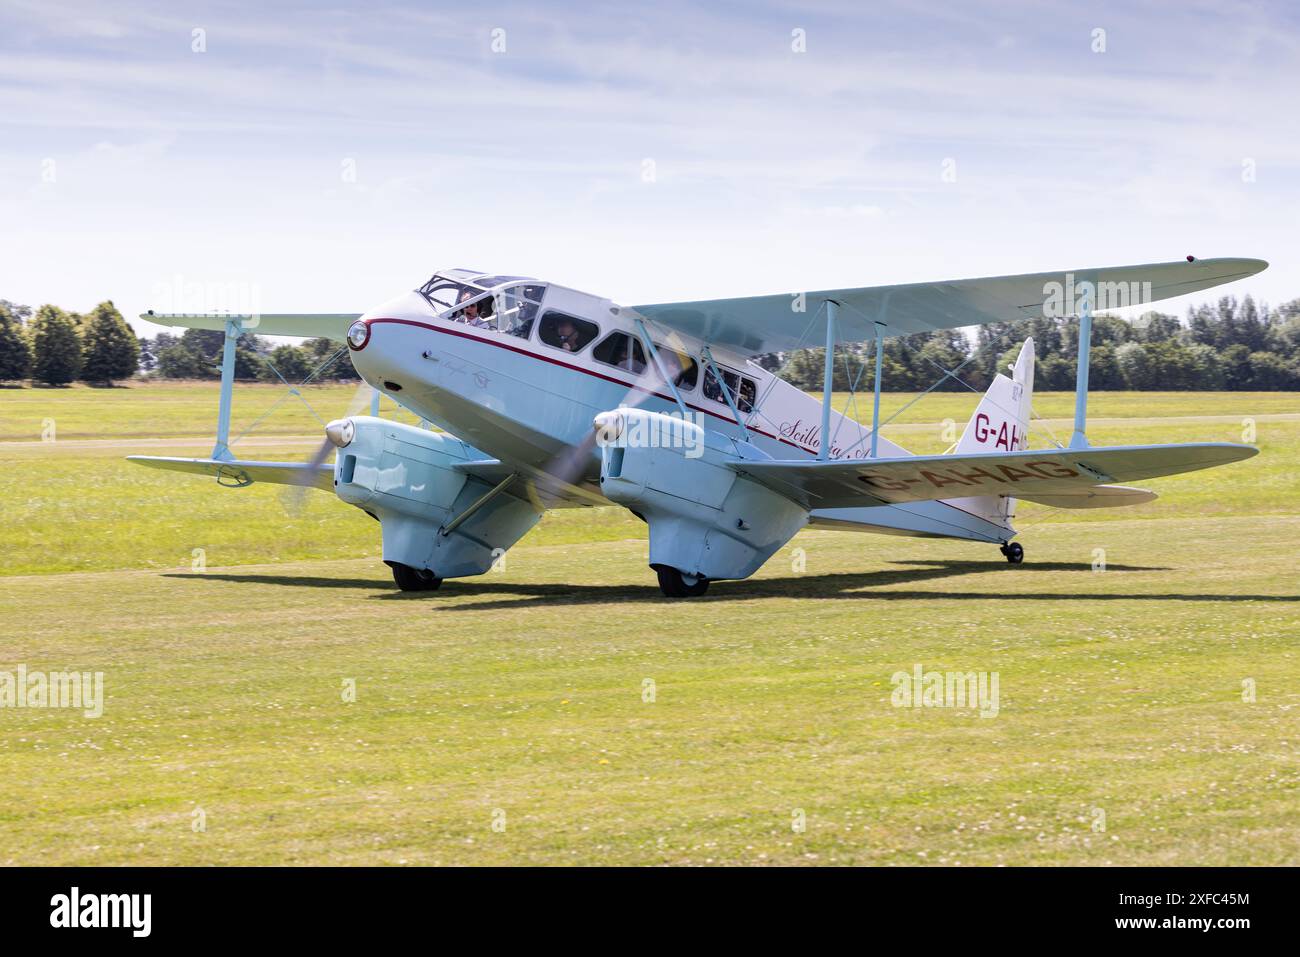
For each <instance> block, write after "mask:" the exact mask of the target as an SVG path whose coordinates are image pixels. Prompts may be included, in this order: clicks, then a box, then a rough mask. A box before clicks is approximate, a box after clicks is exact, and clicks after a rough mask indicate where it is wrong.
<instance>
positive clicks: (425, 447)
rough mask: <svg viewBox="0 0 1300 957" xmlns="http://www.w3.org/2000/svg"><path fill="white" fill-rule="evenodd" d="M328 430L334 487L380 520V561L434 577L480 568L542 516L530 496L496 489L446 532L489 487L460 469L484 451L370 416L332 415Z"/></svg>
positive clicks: (474, 572) (456, 575) (470, 572)
mask: <svg viewBox="0 0 1300 957" xmlns="http://www.w3.org/2000/svg"><path fill="white" fill-rule="evenodd" d="M326 431H327V434H329V436H330V441H332V442H333V443H334V444H335V445H336V446H339V449H338V454H337V456H336V458H335V462H334V492H335V494H336V495H338V497H339V498H341V499H342V500H343V501H345V502H347V503H348V504H350V505H355V506H357V508H360V509H362V510H364V511H365V512H366V513H368V514H369V515H371V516H372V517H374V518H376V519H378V520H379V523H380V527H381V528H382V537H383V556H384V561H385V562H388V563H390V564H391V563H398V564H402V565H409V566H410V567H412V568H417V569H427V570H429V571H431V572H432V573H433V574H434V575H435V576H437V577H438V578H460V577H464V576H467V575H481V574H483V573H484V572H486V571H487V570H488V569H489V568H491V567H492V563H493V562H494V561H495V560H496V559H497V558H498V557H499V556H500V555H501V554H502V553H504V551H505V550H506V549H508V548H510V546H512V545H513V544H514V543H515V542H517V541H518V540H519V539H520V538H522V537H523V536H524V534H525V533H526V532H527V531H528V530H529V529H530V528H532V527H533V526H534V525H535V524H537V521H538V519H540V518H541V513H540V512H538V511H537V510H536V509H535V508H533V506H532V505H531V504H529V503H528V502H525V501H522V500H521V499H518V498H515V497H514V496H511V495H508V494H507V495H498V496H496V497H495V498H493V499H492V500H491V501H489V502H488V503H487V504H485V505H483V506H482V507H481V508H480V509H478V510H477V511H475V512H474V514H473V515H472V516H471V517H470V518H468V519H467V520H465V521H464V522H463V523H462V524H460V525H459V526H458V527H457V528H456V529H455V530H454V531H452V532H451V533H450V534H444V529H445V528H446V527H447V526H448V525H449V524H450V523H451V522H452V520H453V519H454V518H455V517H456V516H458V515H460V514H461V513H462V512H464V511H465V510H466V509H468V508H469V507H470V506H471V505H472V504H474V503H475V502H477V501H478V500H479V499H480V498H481V497H482V496H483V495H485V494H486V493H487V492H488V491H490V490H491V488H492V486H491V485H490V484H488V483H487V482H485V481H483V480H481V479H479V478H476V477H474V476H472V475H471V474H469V473H468V472H467V471H464V470H463V469H460V468H458V466H461V465H464V463H466V462H471V461H474V460H481V459H484V458H486V456H484V455H483V454H482V453H480V452H479V451H478V450H477V449H474V448H472V447H471V446H468V445H466V444H465V443H464V442H462V441H460V440H459V439H456V438H454V437H452V436H450V435H445V434H442V433H438V432H430V431H428V430H427V429H421V428H417V427H415V426H412V425H405V424H403V423H401V422H393V421H391V420H388V419H378V418H371V417H370V416H351V417H350V418H348V419H341V420H338V421H336V422H331V423H330V424H329V426H327V429H326Z"/></svg>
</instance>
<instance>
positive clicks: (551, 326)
mask: <svg viewBox="0 0 1300 957" xmlns="http://www.w3.org/2000/svg"><path fill="white" fill-rule="evenodd" d="M598 335H600V326H598V325H596V324H595V323H594V322H589V321H587V320H586V319H579V318H578V317H577V316H570V315H566V314H565V313H562V312H547V313H544V314H543V315H542V321H541V326H540V327H539V329H538V333H537V336H538V338H539V339H541V340H542V342H544V343H546V344H547V345H548V346H550V347H551V348H553V349H563V350H564V351H565V352H581V351H582V350H583V349H585V348H586V347H587V346H588V345H589V344H590V343H591V340H593V339H595V338H596V336H598Z"/></svg>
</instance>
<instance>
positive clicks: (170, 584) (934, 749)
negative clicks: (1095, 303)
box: [0, 386, 1300, 866]
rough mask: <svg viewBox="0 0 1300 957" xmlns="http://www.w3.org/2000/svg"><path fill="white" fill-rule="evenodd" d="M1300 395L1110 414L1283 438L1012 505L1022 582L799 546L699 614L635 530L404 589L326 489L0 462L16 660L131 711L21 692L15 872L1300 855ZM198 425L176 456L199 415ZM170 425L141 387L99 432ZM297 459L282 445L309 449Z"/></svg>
mask: <svg viewBox="0 0 1300 957" xmlns="http://www.w3.org/2000/svg"><path fill="white" fill-rule="evenodd" d="M152 388H153V387H148V388H145V389H140V390H115V393H117V392H120V393H121V394H122V395H126V396H128V397H129V396H135V397H136V398H137V399H139V398H143V399H146V400H148V401H153V399H154V394H153V393H151V392H150V389H152ZM158 388H160V389H161V388H164V387H161V386H160V387H158ZM178 388H179V387H178ZM189 388H190V389H192V390H195V391H201V389H195V387H193V386H191V387H189ZM204 388H205V387H204ZM29 391H31V392H33V393H34V392H35V391H37V390H29ZM40 391H44V392H47V393H50V394H53V392H54V390H40ZM14 394H15V392H14V391H5V392H3V393H0V405H3V408H4V411H5V413H6V414H5V416H4V418H5V420H6V421H8V413H9V409H10V406H9V405H8V401H9V399H10V398H11V397H12V396H13V395H14ZM104 394H105V393H102V392H100V391H98V390H84V389H75V390H67V391H65V392H61V393H59V395H58V399H57V401H59V402H65V403H66V405H64V406H63V407H61V411H60V412H59V413H58V414H59V415H60V417H61V418H60V421H61V422H64V421H70V422H81V423H83V425H82V426H79V427H81V428H84V429H86V430H87V431H86V432H85V434H86V435H101V436H104V435H107V436H112V435H124V436H129V435H131V434H133V433H132V432H130V431H123V432H113V431H107V430H106V431H103V432H99V433H96V432H95V431H94V428H93V427H94V425H95V423H96V421H97V419H96V411H95V409H94V408H93V407H92V408H85V407H84V406H85V405H86V404H87V403H89V404H90V405H91V406H94V404H95V403H96V402H98V401H100V399H101V396H103V395H104ZM65 397H70V398H65ZM114 397H115V400H116V394H115V396H114ZM338 398H339V402H340V403H341V404H342V405H344V406H346V403H347V401H348V397H347V396H346V395H340V396H339V397H338ZM1111 398H1114V399H1115V404H1114V405H1113V406H1112V407H1111V408H1109V409H1108V408H1107V407H1106V404H1107V402H1108V401H1109V400H1110V399H1111ZM1296 398H1297V397H1296V396H1294V395H1289V396H1286V395H1283V396H1242V395H1239V394H1238V395H1226V396H1225V395H1216V396H1205V395H1185V396H1174V397H1167V396H1145V395H1144V396H1140V397H1134V396H1129V397H1127V400H1126V403H1127V404H1125V402H1121V401H1119V397H1105V400H1103V399H1102V398H1100V397H1094V402H1093V409H1094V411H1095V412H1096V415H1097V419H1096V423H1095V425H1096V427H1095V429H1094V431H1093V440H1094V441H1095V442H1103V441H1104V442H1120V441H1125V442H1127V441H1141V442H1145V441H1186V440H1201V439H1229V440H1239V439H1240V437H1241V436H1240V429H1241V423H1240V419H1241V418H1242V417H1245V416H1248V415H1249V416H1254V417H1256V420H1257V428H1258V432H1259V435H1258V442H1259V444H1260V445H1261V448H1262V449H1263V454H1261V455H1260V456H1257V457H1256V458H1254V459H1251V460H1250V461H1248V462H1245V463H1240V464H1237V465H1234V466H1229V467H1226V468H1223V469H1218V470H1211V471H1207V472H1202V473H1196V474H1193V475H1190V476H1176V477H1172V478H1169V479H1163V480H1159V481H1158V482H1152V483H1149V484H1150V485H1151V487H1153V488H1156V489H1158V490H1159V491H1160V492H1161V494H1162V496H1163V498H1162V500H1161V501H1158V502H1156V503H1153V504H1151V505H1148V506H1141V507H1139V508H1136V509H1127V510H1115V511H1111V512H1096V511H1093V512H1079V513H1072V514H1071V513H1060V512H1049V511H1048V510H1045V509H1037V510H1032V509H1029V508H1027V507H1026V508H1025V510H1024V512H1023V515H1022V522H1021V523H1020V524H1021V525H1022V526H1023V527H1024V528H1025V531H1024V533H1023V536H1022V538H1021V540H1022V541H1023V542H1024V544H1025V547H1026V551H1027V558H1026V563H1025V564H1024V565H1022V566H1019V567H1012V566H1008V565H1007V564H1006V563H1005V562H1003V561H1002V560H1001V558H1000V556H998V555H997V553H996V549H993V548H992V547H990V546H981V545H975V544H966V543H957V542H943V541H926V540H919V539H902V538H893V537H883V536H869V535H855V534H853V533H844V532H804V533H802V534H800V535H799V536H798V537H797V538H796V539H795V540H794V541H793V542H791V543H790V545H789V546H787V547H786V548H785V549H783V550H782V551H781V552H780V553H779V554H778V555H777V556H776V557H775V558H774V559H773V560H772V561H771V562H769V563H768V565H767V566H766V567H765V568H764V569H763V570H762V572H761V573H760V574H759V575H758V576H756V577H755V578H754V579H752V580H750V581H748V582H724V583H715V584H714V586H713V587H712V588H711V589H710V592H709V594H708V595H707V596H706V597H705V598H703V599H700V600H697V601H693V602H690V603H678V604H665V603H664V602H663V601H662V600H661V599H660V598H659V597H658V591H657V589H656V588H654V587H653V584H652V582H651V579H650V575H649V572H648V570H647V569H646V568H645V564H644V563H645V544H644V526H643V525H641V523H640V522H638V521H636V520H635V519H630V518H627V517H626V516H625V515H624V514H623V513H621V512H619V511H616V510H611V509H601V510H567V511H562V512H556V513H552V514H551V515H549V516H548V517H547V518H546V520H545V521H544V522H543V523H542V525H541V526H540V527H539V528H538V529H537V530H535V531H534V532H533V533H531V534H530V535H529V537H528V538H526V539H525V540H524V542H523V543H521V544H520V545H519V546H517V547H516V548H515V549H514V550H512V551H511V552H510V553H509V555H508V557H507V562H506V568H505V570H504V571H502V572H494V573H491V574H489V575H487V576H484V577H482V578H480V579H474V580H467V581H461V582H449V583H447V584H446V585H444V587H443V588H442V590H440V591H438V592H433V593H428V594H422V595H402V594H400V593H398V592H396V591H394V589H393V588H392V585H391V581H390V579H389V578H388V574H387V570H386V569H384V568H383V567H382V566H381V565H379V563H378V561H377V555H378V541H377V528H376V526H375V524H374V523H373V522H372V521H370V520H369V519H368V518H366V517H364V516H363V515H361V514H360V513H359V512H357V511H356V510H354V509H348V508H346V507H344V506H342V505H341V504H340V503H337V502H335V501H333V500H332V499H330V498H329V497H328V496H326V495H323V494H318V493H311V494H309V495H307V496H305V497H304V505H303V507H302V508H301V509H299V508H298V507H297V506H296V505H295V504H294V503H293V502H292V501H290V502H288V503H286V502H285V501H283V500H282V498H281V497H280V495H279V494H278V491H279V490H276V489H267V488H261V487H254V488H251V489H245V490H240V491H229V490H224V489H219V488H215V487H213V485H212V484H211V483H210V482H205V481H203V480H200V479H195V478H190V477H186V476H178V475H168V474H166V473H161V472H153V471H151V470H146V469H141V468H138V467H132V466H129V465H127V464H126V463H124V462H122V461H121V458H120V457H121V456H122V455H124V454H127V452H129V451H131V449H129V448H122V447H118V446H116V445H114V446H109V447H104V446H103V445H94V446H86V445H78V444H77V443H75V442H65V439H66V437H67V436H66V433H65V430H64V427H63V426H62V425H61V426H60V431H59V435H60V441H59V442H56V443H54V444H52V445H25V446H10V447H7V448H6V447H3V446H0V464H3V466H4V469H5V474H6V479H7V480H6V481H5V482H4V483H3V484H0V503H2V504H3V508H4V514H5V518H6V521H5V524H4V531H3V533H0V535H2V536H3V537H2V538H0V544H2V545H3V548H0V574H3V576H4V577H0V620H2V621H4V622H5V624H4V625H3V626H0V670H12V669H14V668H16V667H17V665H18V664H26V665H27V667H28V668H29V669H31V670H64V669H73V668H75V669H83V670H91V671H103V672H104V675H105V686H106V695H107V704H106V707H105V713H104V716H103V717H101V718H99V719H87V718H85V717H83V716H81V714H80V713H77V712H70V711H67V710H54V709H51V710H44V709H8V708H6V709H0V769H3V771H4V773H3V774H0V863H10V864H17V863H48V864H124V863H136V864H170V863H189V864H200V863H221V864H234V863H257V864H271V863H296V864H331V863H333V864H354V863H355V864H369V863H378V864H397V863H401V862H407V863H412V864H425V863H443V864H492V863H545V864H553V863H631V864H658V863H710V862H712V863H796V864H808V863H821V864H825V863H858V864H940V863H958V862H960V863H962V864H1002V863H1006V864H1070V863H1074V864H1088V865H1099V866H1100V865H1130V864H1296V863H1300V831H1297V829H1296V828H1295V814H1296V808H1297V802H1298V800H1300V762H1297V756H1296V734H1295V732H1296V727H1297V725H1296V720H1295V715H1296V713H1297V709H1298V708H1300V690H1298V687H1300V686H1298V684H1297V678H1298V677H1300V648H1298V647H1297V642H1298V639H1300V590H1298V589H1297V587H1296V575H1295V567H1294V566H1295V556H1296V554H1297V552H1298V551H1300V518H1297V517H1296V515H1297V504H1298V503H1300V493H1298V491H1297V488H1296V484H1295V481H1294V475H1295V474H1296V465H1297V462H1296V459H1297V456H1298V455H1300V417H1297V416H1296V415H1294V414H1293V413H1292V411H1291V410H1293V409H1296V408H1297V407H1300V403H1297V401H1296ZM889 399H890V402H891V403H894V405H893V407H895V408H896V407H897V405H898V404H900V400H899V399H898V397H889ZM188 401H189V399H188V398H187V397H184V396H182V397H180V398H178V400H177V404H178V406H180V405H185V404H186V403H188ZM973 402H974V399H973V397H971V396H962V397H959V396H951V397H950V396H939V397H937V398H935V397H930V398H927V399H925V400H923V401H922V402H921V403H920V404H918V406H917V407H916V409H918V410H919V409H925V408H927V403H930V405H929V407H928V412H927V415H928V418H925V419H915V420H913V421H912V422H910V423H903V424H902V426H901V427H900V432H899V433H898V435H899V441H902V442H903V443H904V444H906V445H908V446H909V447H912V448H916V449H917V450H918V451H927V450H934V449H933V446H934V445H935V444H938V447H939V448H942V447H943V446H944V445H945V444H946V443H944V442H943V441H942V436H941V435H940V434H938V433H939V432H940V429H939V428H938V427H937V426H934V425H933V423H937V422H941V420H942V419H943V418H944V417H951V418H953V419H955V420H956V421H958V422H959V423H960V422H964V421H965V419H966V417H967V416H968V415H969V413H970V411H971V408H972V407H973ZM1053 403H1059V407H1058V406H1057V405H1054V404H1053ZM1037 404H1038V405H1039V407H1040V411H1043V410H1044V409H1046V411H1043V414H1050V415H1058V414H1064V415H1067V416H1068V413H1069V409H1070V404H1069V397H1056V396H1043V397H1040V398H1039V401H1038V403H1037ZM194 408H195V410H196V411H195V413H194V415H193V416H189V414H188V413H184V414H183V413H181V412H180V411H179V410H178V411H177V412H176V415H175V417H174V419H173V420H172V421H171V422H170V424H169V425H168V428H170V429H172V430H173V431H171V432H170V433H168V434H171V435H174V436H183V435H199V434H202V433H203V432H205V431H206V426H205V422H206V418H202V417H200V415H199V413H198V411H197V410H198V408H199V407H198V405H197V404H196V405H195V407H194ZM1125 411H1127V413H1128V414H1127V415H1125V414H1124V412H1125ZM210 412H211V409H210V407H205V408H204V410H203V416H207V415H209V414H210ZM1188 417H1192V418H1188ZM1108 418H1110V419H1116V420H1123V421H1115V422H1108V421H1106V419H1108ZM1175 418H1182V421H1159V422H1157V421H1152V420H1154V419H1170V420H1172V419H1175ZM191 420H192V421H191ZM148 421H150V418H149V415H148V414H142V413H140V412H139V410H138V409H136V407H135V405H133V404H132V403H131V402H130V401H125V402H123V404H121V406H120V407H118V408H117V409H115V415H114V422H113V424H112V425H111V427H110V428H111V429H127V430H129V429H136V428H138V427H139V425H140V423H142V422H143V423H147V422H148ZM909 429H910V430H911V431H910V432H909V431H908V430H909ZM186 430H191V431H186ZM308 431H309V430H307V429H306V428H303V429H301V430H300V432H301V433H303V434H305V433H307V432H308ZM928 432H933V433H934V434H933V435H928V434H927V433H928ZM140 434H143V433H140ZM293 434H295V433H293V432H288V433H281V436H282V438H283V437H284V436H288V435H293ZM276 441H279V440H277V439H274V438H273V439H272V440H271V442H272V444H270V445H267V446H265V447H262V448H258V449H257V450H256V451H257V454H259V455H264V456H265V457H268V458H271V457H276V456H280V455H294V456H297V457H304V458H305V457H306V455H308V454H309V453H310V448H309V447H308V446H306V445H302V444H290V443H289V440H288V439H287V438H283V442H284V443H285V444H282V445H281V446H276V445H275V444H274V443H275V442H276ZM926 443H930V445H928V446H927V445H926ZM128 444H129V443H128ZM204 450H205V448H204V443H203V442H199V443H197V444H196V445H195V446H194V447H193V449H188V450H187V449H184V448H180V447H178V449H177V450H171V449H169V450H168V451H167V452H165V453H162V454H190V453H191V452H194V453H198V452H202V451H204ZM194 548H203V549H204V550H205V555H206V562H207V568H206V570H198V571H195V570H192V569H191V562H192V550H193V549H194ZM796 548H798V549H803V550H804V553H805V555H806V562H807V566H806V570H804V571H803V572H802V573H795V572H794V571H793V568H794V565H793V558H794V556H795V551H794V549H796ZM1097 549H1102V550H1104V558H1105V561H1106V566H1105V569H1104V571H1094V570H1093V563H1094V561H1095V559H1096V558H1097V557H1098V553H1097V551H1096V550H1097ZM272 563H275V564H272ZM38 571H39V572H54V571H58V572H63V573H60V574H31V573H32V572H38ZM917 663H920V664H922V665H923V666H924V667H925V668H926V669H927V670H929V669H934V670H942V671H948V670H961V671H965V670H975V671H997V672H998V673H999V679H1000V712H999V714H998V716H997V717H996V718H992V719H981V718H979V717H977V716H975V714H974V713H972V712H971V711H959V710H944V709H899V708H894V707H892V706H891V704H890V692H891V690H892V689H891V685H890V678H891V675H892V674H893V673H894V672H895V671H899V670H910V669H911V668H912V666H913V665H915V664H917ZM345 679H355V681H356V687H357V699H356V701H355V702H353V703H345V702H344V701H343V700H342V699H341V690H342V685H343V682H344V680H345ZM646 679H651V680H653V682H654V687H655V695H654V700H653V702H647V701H645V700H643V688H644V682H645V680H646ZM1246 679H1251V680H1252V681H1253V682H1254V685H1255V688H1256V700H1255V701H1253V702H1247V701H1243V699H1242V682H1243V681H1244V680H1246ZM196 808H201V809H202V810H203V812H204V813H205V815H206V823H207V829H206V831H203V832H195V831H194V830H193V829H192V826H191V825H192V821H193V817H192V814H193V812H194V811H195V809H196ZM796 809H801V810H802V812H803V813H804V815H805V816H806V821H807V827H806V830H805V831H804V832H802V833H797V832H795V831H794V830H792V828H791V822H792V815H793V814H794V813H795V811H796ZM498 811H503V812H504V813H505V829H504V830H503V831H502V830H494V829H493V827H492V823H493V815H494V813H495V812H498ZM1098 811H1100V812H1103V813H1104V815H1105V830H1104V831H1096V830H1093V824H1094V821H1096V820H1097V817H1096V814H1097V812H1098Z"/></svg>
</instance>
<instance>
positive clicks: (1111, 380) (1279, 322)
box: [759, 296, 1300, 392]
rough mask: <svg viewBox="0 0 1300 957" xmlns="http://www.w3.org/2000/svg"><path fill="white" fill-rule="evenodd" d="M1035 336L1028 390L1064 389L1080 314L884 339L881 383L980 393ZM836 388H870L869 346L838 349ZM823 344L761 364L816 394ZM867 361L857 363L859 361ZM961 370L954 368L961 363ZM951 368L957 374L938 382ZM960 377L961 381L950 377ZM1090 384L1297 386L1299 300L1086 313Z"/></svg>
mask: <svg viewBox="0 0 1300 957" xmlns="http://www.w3.org/2000/svg"><path fill="white" fill-rule="evenodd" d="M1030 336H1032V337H1033V340H1034V351H1035V353H1036V355H1037V361H1036V363H1035V370H1034V388H1035V389H1036V390H1038V391H1043V392H1053V391H1070V390H1073V389H1074V376H1075V371H1076V369H1077V367H1078V350H1079V320H1078V319H1077V318H1069V319H1047V318H1038V319H1030V320H1025V321H1021V322H995V323H991V324H989V325H986V326H978V327H976V333H975V338H974V340H973V341H972V340H971V339H969V338H967V337H966V336H965V335H964V334H962V333H961V332H959V331H957V330H955V329H953V330H943V331H939V332H932V333H918V334H917V335H913V336H900V337H897V338H892V339H886V340H885V344H884V349H883V352H882V359H881V383H882V388H883V389H884V390H886V391H889V392H919V391H921V390H923V389H928V388H929V387H930V386H932V385H933V384H934V383H935V382H936V380H940V379H943V381H942V382H941V383H940V385H939V386H938V387H937V388H938V389H939V390H943V391H961V390H964V389H965V388H966V387H967V385H963V382H964V383H966V384H968V385H970V386H972V387H974V388H976V389H978V390H980V391H983V390H984V389H987V388H988V386H989V383H990V382H992V381H993V376H994V375H995V374H996V373H997V372H1005V371H1006V369H1007V366H1008V365H1009V364H1011V363H1012V362H1014V361H1015V357H1016V354H1017V353H1018V352H1019V351H1020V344H1021V343H1022V342H1024V340H1025V339H1026V338H1028V337H1030ZM835 355H836V358H835V376H834V382H833V386H834V388H835V389H836V390H840V391H843V390H847V389H848V388H849V387H850V385H854V384H855V383H856V388H857V389H858V390H860V391H868V392H869V391H870V390H871V389H872V387H873V384H874V376H875V353H874V344H872V343H860V344H849V345H841V346H837V347H836V350H835ZM825 360H826V350H825V349H824V348H823V349H800V350H798V351H796V352H792V353H788V354H787V353H782V354H776V355H770V356H763V357H761V358H760V360H759V361H760V364H761V365H763V367H764V368H766V369H769V370H772V371H777V370H780V374H781V376H782V378H784V379H786V380H788V381H790V382H792V383H793V384H795V385H797V386H799V388H801V389H807V390H810V391H820V390H821V388H822V378H823V376H824V375H825ZM864 364H865V367H864ZM959 367H960V368H959ZM950 370H955V371H956V376H955V377H954V376H949V377H947V378H943V377H944V374H945V372H947V371H950ZM958 378H960V380H961V381H958ZM1088 385H1089V388H1090V389H1094V390H1102V391H1104V390H1125V389H1130V390H1135V391H1183V390H1198V389H1200V390H1207V391H1251V392H1271V391H1285V390H1300V299H1293V300H1291V301H1290V302H1288V303H1285V304H1284V305H1282V306H1281V307H1279V308H1277V309H1269V308H1268V307H1267V306H1264V307H1260V306H1258V305H1257V304H1256V303H1255V301H1254V299H1252V298H1251V297H1250V296H1246V297H1245V298H1244V299H1242V300H1241V301H1238V300H1237V299H1236V297H1234V296H1224V297H1223V298H1221V299H1219V300H1218V301H1217V302H1215V303H1206V304H1203V305H1200V306H1194V307H1191V308H1189V309H1188V311H1187V318H1186V320H1185V321H1183V322H1180V321H1179V320H1178V317H1177V316H1174V315H1170V314H1169V313H1162V312H1154V311H1152V312H1147V313H1145V314H1144V315H1142V316H1141V317H1139V318H1138V319H1135V320H1125V319H1120V318H1119V317H1117V316H1110V315H1098V316H1094V317H1093V323H1092V350H1091V356H1090V360H1089V365H1088Z"/></svg>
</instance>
